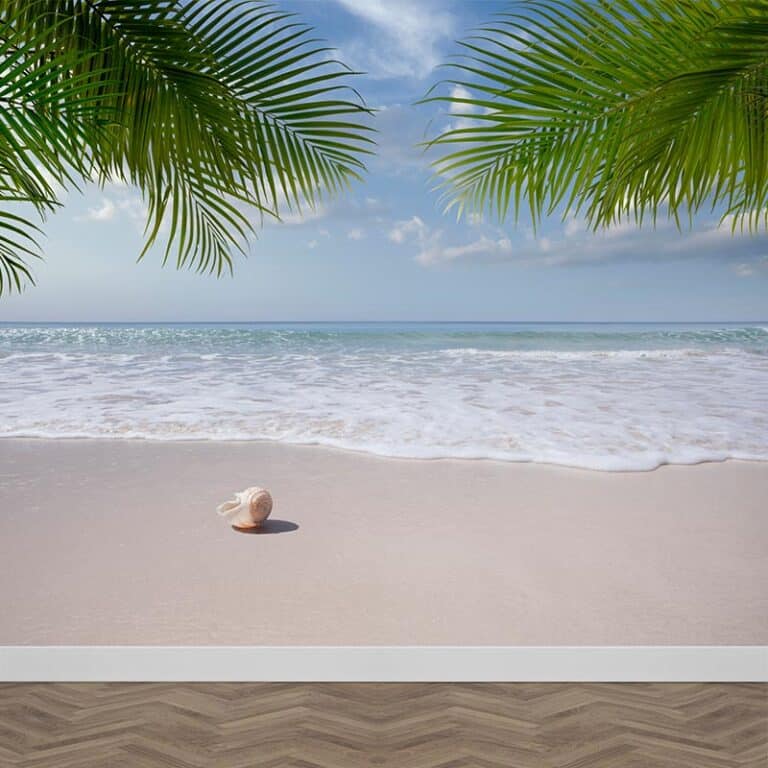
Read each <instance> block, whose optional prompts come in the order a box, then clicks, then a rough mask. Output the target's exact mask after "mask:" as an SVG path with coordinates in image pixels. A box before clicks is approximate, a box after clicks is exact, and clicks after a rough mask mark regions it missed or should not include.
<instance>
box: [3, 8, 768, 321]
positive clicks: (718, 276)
mask: <svg viewBox="0 0 768 768" xmlns="http://www.w3.org/2000/svg"><path fill="white" fill-rule="evenodd" d="M279 5H280V7H282V8H285V9H287V10H290V11H295V12H297V13H298V14H299V15H300V16H301V17H302V18H303V19H304V20H305V21H307V22H308V23H310V24H311V25H312V26H313V27H314V28H315V29H316V31H317V33H318V35H319V36H321V37H322V38H325V39H326V40H328V42H329V44H331V45H333V46H334V47H335V48H337V49H338V52H339V53H338V56H339V58H340V59H342V60H343V61H344V62H345V63H346V64H348V65H349V66H350V67H352V68H354V69H355V70H359V71H363V72H365V74H364V75H360V76H358V77H356V78H355V79H354V84H355V86H356V88H357V89H358V90H359V91H360V92H361V93H362V94H363V95H364V97H365V99H366V102H367V104H368V105H369V106H372V107H375V108H376V110H377V113H376V118H375V126H376V128H377V130H378V136H377V141H378V150H377V155H376V157H374V158H372V159H371V160H370V161H369V162H368V173H367V175H366V178H365V180H364V182H362V183H357V184H355V185H354V187H353V188H352V190H351V191H350V192H349V193H347V194H345V195H343V196H341V197H339V198H338V199H336V200H334V201H331V202H327V203H325V204H323V205H321V206H320V207H318V208H317V210H315V211H311V212H309V213H308V214H307V215H305V216H304V217H299V216H288V217H286V220H285V221H283V222H282V223H268V224H266V225H265V226H264V227H263V228H262V229H261V231H260V232H259V236H258V239H257V240H256V241H255V242H254V243H253V245H252V247H251V249H250V254H249V256H248V258H247V259H244V258H236V261H235V269H234V276H232V277H229V276H226V277H223V278H220V279H216V278H215V277H212V276H207V275H198V274H195V273H189V272H183V271H182V272H178V271H176V270H175V269H173V268H172V267H165V268H163V267H161V266H160V256H159V253H158V252H150V254H149V255H148V256H147V257H146V258H145V259H144V260H143V261H142V262H140V263H138V264H137V263H136V257H137V256H138V254H139V252H140V251H141V247H142V229H143V223H144V222H143V204H142V201H141V197H140V195H139V193H138V192H137V191H136V190H133V189H131V188H129V187H124V186H117V185H108V186H106V187H105V188H103V189H99V188H97V187H95V186H93V187H89V188H87V189H86V190H85V192H84V194H80V193H77V192H69V193H67V194H66V197H65V198H63V199H64V202H65V205H64V206H63V208H62V209H61V210H60V211H59V212H57V213H56V214H55V215H54V216H53V217H51V218H50V219H49V220H48V221H47V222H46V223H45V225H44V226H45V233H46V237H45V238H44V240H43V241H42V245H43V249H44V252H45V260H44V261H43V262H40V263H35V265H34V274H35V277H36V281H37V285H36V286H31V287H29V288H27V289H26V290H25V291H24V293H23V294H22V295H9V296H3V297H1V298H0V321H62V322H74V321H147V322H149V321H180V322H183V321H270V320H272V321H280V320H286V321H292V320H294V321H310V320H326V321H333V320H337V321H338V320H401V321H402V320H472V321H482V320H489V321H490V320H492V321H500V320H511V321H742V320H753V321H763V320H766V319H768V236H766V235H756V236H751V235H738V234H737V235H735V236H732V235H731V233H730V229H729V228H728V226H727V224H726V226H723V225H722V224H721V223H720V219H719V217H718V216H717V215H716V214H710V215H704V214H702V215H700V216H699V217H697V219H696V222H695V226H694V227H693V228H692V229H691V230H686V231H684V232H682V233H681V232H678V231H677V230H676V229H675V227H674V225H671V224H667V223H666V222H662V223H660V224H659V226H657V228H656V229H655V230H653V229H651V228H648V227H646V228H643V229H637V228H636V227H635V226H634V225H622V226H619V227H615V228H613V229H610V230H608V231H606V232H601V233H599V234H593V233H591V232H588V231H587V229H586V227H585V226H584V223H583V222H582V221H580V220H579V219H576V218H569V219H567V220H566V221H562V220H561V218H559V217H553V218H550V219H547V220H545V221H544V222H543V224H542V226H541V227H540V228H539V229H538V230H537V232H536V233H535V234H534V232H533V230H532V227H531V223H530V219H528V218H526V216H524V215H523V216H521V218H520V220H519V222H518V223H517V225H514V224H513V223H511V222H509V223H505V224H504V225H499V224H498V223H497V222H494V221H492V220H481V219H479V218H478V217H472V218H471V219H469V220H462V221H458V222H457V221H456V220H455V216H453V215H452V214H450V213H449V214H444V212H443V206H442V203H441V201H440V199H439V195H438V194H437V193H435V191H434V189H433V187H434V179H433V177H432V172H431V170H430V160H431V159H433V158H432V157H431V156H430V155H429V154H425V153H424V152H423V151H422V149H420V148H419V147H417V144H419V142H421V141H423V140H424V139H425V138H428V137H429V136H433V135H434V133H435V131H438V130H441V129H442V128H444V127H446V126H448V125H449V124H450V123H451V122H452V121H453V120H455V119H456V118H455V116H452V115H450V114H446V112H445V107H444V106H436V105H416V104H415V102H416V101H417V100H418V99H419V98H420V97H422V96H423V95H424V94H425V93H426V91H427V89H428V88H429V87H430V86H431V85H432V84H433V83H434V82H435V81H436V80H438V79H440V77H441V75H440V74H439V73H438V72H436V71H435V67H436V66H437V65H439V64H440V63H441V62H444V61H446V60H448V59H449V57H450V56H451V55H453V54H455V53H456V51H457V46H456V40H458V39H461V38H462V37H465V36H466V35H467V34H468V33H470V32H471V30H472V29H473V28H475V27H477V26H478V25H479V24H481V23H482V22H483V21H487V20H489V19H490V18H491V17H492V15H493V14H494V13H495V12H497V11H499V10H502V9H503V8H504V7H506V4H505V3H504V2H490V1H487V2H486V1H485V0H474V1H472V2H459V0H283V1H282V2H280V3H279Z"/></svg>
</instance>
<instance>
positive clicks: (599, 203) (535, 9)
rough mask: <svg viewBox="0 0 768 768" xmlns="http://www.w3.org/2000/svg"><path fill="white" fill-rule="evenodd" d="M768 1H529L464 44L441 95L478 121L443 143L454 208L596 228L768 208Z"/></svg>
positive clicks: (753, 214) (444, 173)
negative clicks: (708, 210) (450, 89)
mask: <svg viewBox="0 0 768 768" xmlns="http://www.w3.org/2000/svg"><path fill="white" fill-rule="evenodd" d="M767 33H768V0H744V1H737V0H615V1H613V0H612V1H611V2H608V0H598V1H597V2H590V1H589V0H528V1H526V2H520V3H516V4H515V8H514V10H512V11H510V12H508V13H504V14H501V15H500V16H499V17H498V19H497V21H495V22H494V23H492V24H489V25H487V26H486V27H484V28H482V29H481V30H479V31H478V32H477V34H476V35H475V36H474V37H472V38H470V39H468V40H466V41H464V42H463V44H462V47H463V51H464V54H463V56H462V58H461V59H460V60H458V61H457V62H455V63H453V64H451V65H449V66H450V68H451V70H452V72H453V75H452V77H451V78H450V79H449V82H450V83H452V84H453V85H461V86H462V88H463V89H466V90H468V91H469V93H470V95H469V96H468V97H463V93H464V91H461V93H462V98H457V97H456V96H455V95H454V96H450V95H449V96H429V97H428V99H427V100H429V101H442V102H447V103H448V104H450V105H451V111H452V112H457V113H459V114H461V115H463V116H464V117H465V118H466V119H468V120H470V121H471V122H470V123H469V124H467V125H464V126H460V127H458V128H455V129H453V130H448V131H446V132H444V133H443V134H442V135H440V136H439V137H438V138H437V139H436V140H434V141H433V142H432V145H433V146H437V147H442V148H443V154H442V156H441V157H440V158H439V159H438V160H436V161H435V163H434V166H435V170H436V172H437V174H439V175H440V176H441V177H442V178H443V181H442V183H441V188H442V189H443V192H444V195H445V200H446V203H447V206H448V207H452V206H456V207H457V210H458V213H459V215H460V214H461V213H462V212H463V211H465V210H475V211H478V210H483V209H485V210H490V211H491V212H492V213H494V214H495V215H497V216H499V217H500V218H502V219H503V218H504V216H505V215H507V213H508V212H509V211H510V210H512V211H513V212H514V214H515V216H517V214H518V213H519V211H520V210H521V208H527V209H529V210H530V212H531V214H532V216H533V217H534V221H536V220H538V219H539V217H541V216H542V215H544V214H551V213H552V212H553V211H555V210H556V209H560V210H562V211H563V212H564V215H567V214H569V213H582V214H583V215H585V216H586V218H587V219H588V220H589V221H590V222H591V223H592V225H593V226H595V227H600V226H607V225H610V224H612V223H615V222H617V221H620V220H622V219H626V218H631V219H634V220H636V221H638V222H642V221H643V220H644V218H645V217H648V216H650V217H651V218H653V219H654V220H655V218H656V216H657V215H659V214H660V213H665V214H669V215H671V216H672V217H674V218H675V219H677V220H678V222H679V219H680V216H681V215H686V214H687V215H689V216H690V215H692V214H693V213H694V212H695V211H697V210H698V209H699V208H700V207H701V206H703V205H712V206H713V207H715V206H722V207H724V208H725V209H726V210H727V211H728V212H729V213H731V214H733V215H734V221H742V222H746V223H747V225H748V226H756V225H757V224H758V222H759V220H760V217H761V213H760V212H761V211H764V210H765V208H766V205H767V204H768V164H766V158H767V157H768V155H767V154H766V153H767V152H768V143H767V142H768V132H767V131H766V117H767V114H766V108H767V107H768V45H766V40H768V37H767V36H766V34H767Z"/></svg>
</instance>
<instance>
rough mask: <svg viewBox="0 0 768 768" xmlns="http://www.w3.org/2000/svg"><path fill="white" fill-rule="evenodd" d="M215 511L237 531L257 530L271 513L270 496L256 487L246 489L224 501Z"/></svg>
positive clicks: (262, 489) (267, 492)
mask: <svg viewBox="0 0 768 768" xmlns="http://www.w3.org/2000/svg"><path fill="white" fill-rule="evenodd" d="M216 511H217V512H218V513H219V514H220V515H221V516H222V517H225V518H226V519H227V522H228V523H229V524H230V525H231V526H232V527H233V528H238V529H245V530H247V529H251V528H259V527H260V526H261V524H262V523H263V522H264V521H265V520H266V519H267V518H268V517H269V514H270V512H272V495H271V494H270V492H269V491H267V490H265V489H264V488H259V487H258V486H255V485H254V486H252V487H251V488H246V489H245V490H244V491H240V493H236V494H235V498H234V499H233V500H232V501H225V502H224V503H223V504H219V506H218V507H216Z"/></svg>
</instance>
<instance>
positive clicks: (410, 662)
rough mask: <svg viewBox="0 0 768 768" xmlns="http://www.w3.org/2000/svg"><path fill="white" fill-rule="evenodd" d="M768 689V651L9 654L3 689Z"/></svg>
mask: <svg viewBox="0 0 768 768" xmlns="http://www.w3.org/2000/svg"><path fill="white" fill-rule="evenodd" d="M193 681H194V682H217V681H220V682H307V683H309V682H360V683H362V682H768V646H612V647H565V646H548V647H532V646H517V647H499V646H470V647H466V646H459V647H451V646H413V647H404V646H397V647H393V646H385V647H378V646H349V647H339V646H334V647H329V646H311V647H299V646H282V647H266V646H231V647H224V646H180V647H171V646H0V682H193Z"/></svg>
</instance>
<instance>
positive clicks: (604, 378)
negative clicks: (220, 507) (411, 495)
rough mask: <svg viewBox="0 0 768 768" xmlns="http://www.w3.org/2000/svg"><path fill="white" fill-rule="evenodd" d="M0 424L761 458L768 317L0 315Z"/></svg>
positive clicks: (521, 450)
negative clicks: (278, 320)
mask: <svg viewBox="0 0 768 768" xmlns="http://www.w3.org/2000/svg"><path fill="white" fill-rule="evenodd" d="M0 383H1V384H2V388H1V389H0V436H7V437H10V436H37V437H52V438H57V437H109V438H148V439H159V440H164V439H207V440H230V439H236V440H278V441H285V442H292V443H317V444H323V445H330V446H336V447H342V448H349V449H354V450H362V451H369V452H372V453H378V454H382V455H388V456H403V457H472V458H496V459H503V460H511V461H546V462H552V463H559V464H566V465H572V466H582V467H591V468H595V469H649V468H652V467H655V466H658V465H659V464H661V463H665V462H672V463H691V462H697V461H704V460H719V459H724V458H729V457H733V458H750V459H768V324H764V325H760V324H729V325H724V324H717V325H703V324H685V325H683V324H674V325H661V324H626V325H618V324H594V325H589V324H557V323H553V324H514V323H513V324H502V323H499V324H494V323H477V324H475V323H425V324H421V323H341V324H332V323H310V324H174V325H153V324H141V325H139V324H135V325H134V324H103V325H93V324H82V325H69V324H68V325H56V324H36V325H32V324H26V325H25V324H0Z"/></svg>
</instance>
